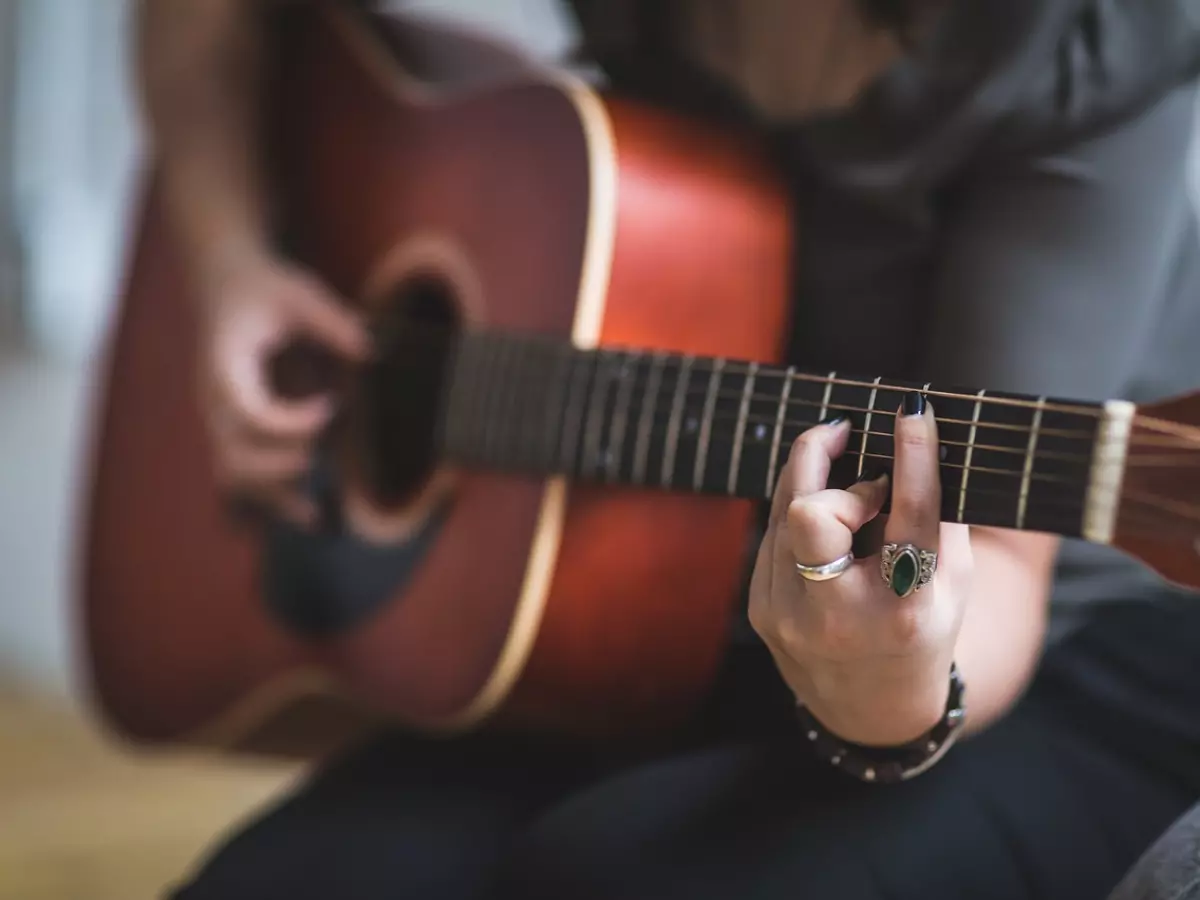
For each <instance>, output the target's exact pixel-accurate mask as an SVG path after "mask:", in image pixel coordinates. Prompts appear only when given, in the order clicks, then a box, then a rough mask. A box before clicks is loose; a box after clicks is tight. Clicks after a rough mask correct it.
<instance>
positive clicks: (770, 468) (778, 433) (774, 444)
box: [767, 367, 795, 497]
mask: <svg viewBox="0 0 1200 900" xmlns="http://www.w3.org/2000/svg"><path fill="white" fill-rule="evenodd" d="M794 373H795V370H794V368H792V367H789V368H788V370H787V374H786V377H785V378H784V381H783V391H782V392H781V393H780V395H779V412H778V414H777V415H776V417H775V433H774V435H773V436H772V438H771V460H770V462H769V463H768V465H767V496H768V497H770V496H771V495H772V494H774V493H775V472H776V466H778V465H779V441H780V438H782V437H783V423H784V419H785V418H786V415H787V409H788V402H789V397H790V395H791V392H792V384H793V381H794V379H793V378H792V376H793V374H794Z"/></svg>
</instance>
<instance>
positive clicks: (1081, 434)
mask: <svg viewBox="0 0 1200 900" xmlns="http://www.w3.org/2000/svg"><path fill="white" fill-rule="evenodd" d="M762 374H766V373H764V372H762V371H761V370H760V375H762ZM822 382H824V379H822ZM870 386H871V385H865V386H864V387H870ZM880 387H881V388H882V389H883V390H887V391H891V392H893V393H904V390H903V389H901V388H894V387H889V386H888V385H881V386H880ZM696 393H697V394H698V393H699V392H698V391H697V392H696ZM925 393H928V392H925ZM721 396H723V397H724V398H726V399H730V398H732V397H734V396H737V397H740V396H741V392H740V391H738V392H736V393H730V394H724V395H721ZM973 396H974V395H973ZM750 399H751V400H773V399H775V398H774V397H773V396H771V395H767V394H755V395H754V396H753V397H751V398H750ZM953 399H958V400H962V399H971V398H963V397H955V398H953ZM993 402H994V398H991V397H988V398H987V399H986V400H985V402H984V407H985V408H987V406H988V405H989V404H991V403H993ZM789 403H790V405H791V406H793V407H797V406H805V407H817V406H818V404H817V403H816V402H815V401H813V400H804V399H793V400H791V401H789ZM1035 405H1036V404H1034V403H1032V402H1031V403H1029V404H1028V406H1027V407H1018V408H1022V409H1024V408H1029V409H1032V408H1034V406H1035ZM1043 409H1045V410H1046V411H1048V412H1053V411H1054V410H1053V407H1052V405H1051V404H1049V403H1046V404H1045V405H1044V406H1043ZM833 412H839V413H866V412H868V410H867V409H866V408H865V407H861V406H846V405H845V404H831V405H830V407H829V409H828V410H827V411H826V413H825V415H826V416H827V415H829V414H830V413H833ZM874 414H875V415H876V416H890V417H894V416H895V415H896V413H895V412H893V411H891V410H887V409H876V410H875V411H874ZM1066 415H1074V413H1066ZM938 421H939V422H942V423H945V424H951V425H970V424H971V420H970V419H955V418H945V417H942V416H939V417H938ZM1140 421H1141V420H1140V419H1139V423H1140ZM979 427H980V428H991V429H994V430H999V431H1021V432H1026V433H1028V431H1029V429H1028V427H1026V426H1022V425H1012V424H1007V423H1001V422H987V421H983V420H982V419H981V420H980V422H979ZM1094 433H1095V432H1094V430H1092V429H1088V430H1080V429H1065V428H1060V429H1055V430H1054V431H1051V430H1049V429H1043V431H1042V434H1045V435H1050V434H1055V435H1056V436H1058V437H1068V438H1075V439H1078V440H1081V441H1091V440H1092V437H1093V435H1094ZM1190 439H1192V440H1200V436H1197V437H1195V438H1190Z"/></svg>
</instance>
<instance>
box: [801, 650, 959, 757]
mask: <svg viewBox="0 0 1200 900" xmlns="http://www.w3.org/2000/svg"><path fill="white" fill-rule="evenodd" d="M950 670H951V662H950V661H945V662H941V663H938V664H937V665H934V666H929V667H923V670H922V671H919V672H915V673H903V674H898V675H897V674H893V673H888V674H887V675H884V674H882V673H877V672H872V673H863V675H862V676H860V677H856V678H854V679H853V680H852V681H851V680H849V679H846V680H843V679H837V678H835V679H831V680H827V681H825V682H824V683H819V682H811V683H810V684H808V685H806V686H805V689H804V690H798V691H796V692H795V694H796V700H797V703H798V704H800V705H803V706H804V707H806V708H807V709H808V710H809V711H810V712H811V713H812V715H813V716H814V717H816V718H817V719H818V720H819V721H820V722H821V723H822V724H823V725H824V727H825V728H826V729H827V730H828V731H830V732H831V733H833V734H835V735H837V736H838V737H839V738H841V739H842V740H845V741H850V742H852V743H854V744H858V745H860V746H864V747H896V746H902V745H904V744H908V743H911V742H913V741H915V740H918V739H919V738H920V737H921V736H923V735H925V734H927V733H928V732H929V731H930V730H931V729H932V728H934V727H935V726H936V725H937V724H938V722H940V721H941V719H942V717H943V716H944V715H945V712H946V704H947V701H948V699H949V695H950V692H951V683H950V679H949V678H948V677H947V673H948V672H949V671H950Z"/></svg>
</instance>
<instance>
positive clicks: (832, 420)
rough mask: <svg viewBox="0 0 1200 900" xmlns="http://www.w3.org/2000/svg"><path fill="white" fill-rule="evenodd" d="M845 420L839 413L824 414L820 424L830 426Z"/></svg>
mask: <svg viewBox="0 0 1200 900" xmlns="http://www.w3.org/2000/svg"><path fill="white" fill-rule="evenodd" d="M845 421H846V417H845V416H844V415H841V414H840V413H839V414H838V415H833V416H826V417H825V418H824V419H822V420H821V424H822V425H831V426H832V425H841V424H842V423H843V422H845Z"/></svg>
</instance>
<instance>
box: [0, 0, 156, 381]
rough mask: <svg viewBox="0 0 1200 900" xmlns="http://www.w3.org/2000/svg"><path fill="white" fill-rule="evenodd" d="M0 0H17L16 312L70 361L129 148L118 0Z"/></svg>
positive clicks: (115, 241) (88, 341)
mask: <svg viewBox="0 0 1200 900" xmlns="http://www.w3.org/2000/svg"><path fill="white" fill-rule="evenodd" d="M0 2H5V0H0ZM8 2H17V3H18V10H17V23H16V24H17V28H16V35H17V54H16V57H17V85H16V88H17V90H16V110H15V113H16V114H15V122H16V141H15V166H14V169H13V173H14V191H13V196H14V206H15V220H16V225H17V229H18V232H19V236H20V241H21V244H22V249H23V251H24V271H23V275H24V288H25V293H24V298H23V304H22V305H23V319H24V321H25V324H26V325H27V327H28V334H27V337H28V338H29V339H30V341H31V342H32V343H33V345H34V346H35V347H36V348H37V349H39V350H42V351H46V352H49V353H50V354H52V355H54V356H59V357H66V358H68V359H78V360H81V361H82V360H83V359H86V358H87V357H88V356H90V354H91V351H92V350H93V348H94V345H95V341H96V338H97V336H98V333H99V329H100V328H101V327H102V324H103V321H104V318H105V314H106V313H107V311H108V309H109V306H110V303H109V301H110V299H111V296H112V291H113V287H114V284H115V278H116V276H117V272H118V263H119V260H120V251H121V246H120V245H121V243H122V238H123V231H124V229H123V219H124V214H125V211H126V205H127V197H128V192H129V188H130V186H131V181H130V177H129V176H130V173H131V171H132V166H133V163H134V159H135V153H136V148H137V134H136V128H135V120H134V116H133V110H132V103H131V97H130V93H129V90H128V78H127V74H128V69H129V58H128V55H127V48H128V44H129V42H128V35H127V28H126V21H125V18H126V16H127V15H128V11H129V9H130V4H129V3H128V2H127V0H8Z"/></svg>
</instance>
